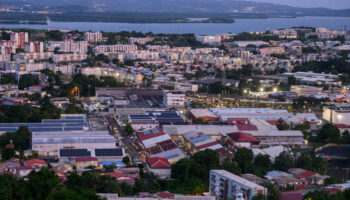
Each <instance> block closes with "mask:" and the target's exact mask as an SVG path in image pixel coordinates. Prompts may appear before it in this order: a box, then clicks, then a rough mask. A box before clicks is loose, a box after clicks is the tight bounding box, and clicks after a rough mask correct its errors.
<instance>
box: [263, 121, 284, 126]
mask: <svg viewBox="0 0 350 200" xmlns="http://www.w3.org/2000/svg"><path fill="white" fill-rule="evenodd" d="M266 122H267V123H269V124H271V125H278V124H280V123H281V122H280V121H278V120H277V121H266ZM282 124H285V122H284V121H282Z"/></svg>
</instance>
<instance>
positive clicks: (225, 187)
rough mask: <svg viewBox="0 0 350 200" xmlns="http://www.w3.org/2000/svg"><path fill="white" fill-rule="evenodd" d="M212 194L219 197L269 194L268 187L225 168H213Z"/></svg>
mask: <svg viewBox="0 0 350 200" xmlns="http://www.w3.org/2000/svg"><path fill="white" fill-rule="evenodd" d="M209 191H210V195H213V196H215V197H216V198H217V199H247V200H252V199H253V197H254V196H256V195H267V189H266V188H264V187H262V186H260V185H258V184H256V183H253V182H251V181H248V180H246V179H244V178H242V177H239V176H237V175H235V174H232V173H230V172H228V171H225V170H211V171H210V182H209Z"/></svg>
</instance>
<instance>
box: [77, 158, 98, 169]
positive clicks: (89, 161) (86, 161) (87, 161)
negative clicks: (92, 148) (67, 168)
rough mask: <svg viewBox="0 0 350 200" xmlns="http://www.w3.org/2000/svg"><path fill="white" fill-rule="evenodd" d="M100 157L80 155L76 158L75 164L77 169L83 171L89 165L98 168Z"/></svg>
mask: <svg viewBox="0 0 350 200" xmlns="http://www.w3.org/2000/svg"><path fill="white" fill-rule="evenodd" d="M97 165H98V159H97V158H95V157H78V158H75V159H74V166H75V169H76V170H77V171H81V170H83V169H85V168H87V167H94V168H96V167H97Z"/></svg>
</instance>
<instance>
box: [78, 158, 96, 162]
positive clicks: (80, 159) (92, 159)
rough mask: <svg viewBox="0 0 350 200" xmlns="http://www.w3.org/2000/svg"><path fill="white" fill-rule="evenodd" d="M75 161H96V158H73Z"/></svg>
mask: <svg viewBox="0 0 350 200" xmlns="http://www.w3.org/2000/svg"><path fill="white" fill-rule="evenodd" d="M74 160H75V162H90V161H97V158H95V157H79V158H75V159H74Z"/></svg>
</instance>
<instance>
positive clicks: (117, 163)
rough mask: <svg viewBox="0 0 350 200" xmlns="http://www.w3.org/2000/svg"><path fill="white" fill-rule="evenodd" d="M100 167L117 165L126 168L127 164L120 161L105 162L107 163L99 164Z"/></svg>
mask: <svg viewBox="0 0 350 200" xmlns="http://www.w3.org/2000/svg"><path fill="white" fill-rule="evenodd" d="M99 164H100V165H103V166H110V165H113V164H114V165H116V166H117V167H118V168H124V167H126V164H124V163H123V162H120V161H105V162H99Z"/></svg>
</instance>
